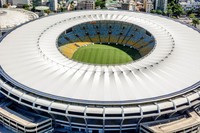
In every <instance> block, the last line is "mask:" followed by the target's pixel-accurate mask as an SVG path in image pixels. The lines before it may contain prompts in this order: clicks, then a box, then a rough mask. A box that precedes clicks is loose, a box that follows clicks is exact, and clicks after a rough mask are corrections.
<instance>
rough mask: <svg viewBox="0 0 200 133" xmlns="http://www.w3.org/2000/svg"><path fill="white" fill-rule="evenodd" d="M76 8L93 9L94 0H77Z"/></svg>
mask: <svg viewBox="0 0 200 133" xmlns="http://www.w3.org/2000/svg"><path fill="white" fill-rule="evenodd" d="M75 8H76V10H92V9H95V0H78V1H77V6H76V7H75Z"/></svg>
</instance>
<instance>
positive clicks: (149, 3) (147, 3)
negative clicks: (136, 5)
mask: <svg viewBox="0 0 200 133" xmlns="http://www.w3.org/2000/svg"><path fill="white" fill-rule="evenodd" d="M143 3H144V9H145V11H146V12H150V11H151V10H152V9H153V2H152V1H151V0H144V2H143Z"/></svg>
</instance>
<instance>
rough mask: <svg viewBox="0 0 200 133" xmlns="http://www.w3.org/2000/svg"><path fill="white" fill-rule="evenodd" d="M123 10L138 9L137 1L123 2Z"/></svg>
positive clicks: (128, 0)
mask: <svg viewBox="0 0 200 133" xmlns="http://www.w3.org/2000/svg"><path fill="white" fill-rule="evenodd" d="M121 9H122V10H130V11H136V2H135V1H134V0H126V1H123V2H122V3H121Z"/></svg>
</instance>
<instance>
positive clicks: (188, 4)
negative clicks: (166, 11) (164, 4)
mask: <svg viewBox="0 0 200 133" xmlns="http://www.w3.org/2000/svg"><path fill="white" fill-rule="evenodd" d="M180 4H181V6H182V7H183V9H184V10H185V11H188V10H192V9H193V10H197V9H199V8H200V2H195V1H193V0H188V1H185V2H184V1H182V2H180Z"/></svg>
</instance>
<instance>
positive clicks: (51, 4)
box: [50, 0, 58, 11]
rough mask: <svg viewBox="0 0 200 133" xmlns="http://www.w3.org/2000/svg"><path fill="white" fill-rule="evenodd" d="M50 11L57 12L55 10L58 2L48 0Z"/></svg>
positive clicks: (56, 0)
mask: <svg viewBox="0 0 200 133" xmlns="http://www.w3.org/2000/svg"><path fill="white" fill-rule="evenodd" d="M50 9H51V10H52V11H57V9H58V0H50Z"/></svg>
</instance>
